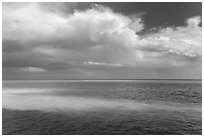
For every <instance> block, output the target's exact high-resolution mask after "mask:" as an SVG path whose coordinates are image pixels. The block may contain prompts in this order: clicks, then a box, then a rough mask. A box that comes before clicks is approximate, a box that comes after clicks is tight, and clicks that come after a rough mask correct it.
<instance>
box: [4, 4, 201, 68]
mask: <svg viewBox="0 0 204 137" xmlns="http://www.w3.org/2000/svg"><path fill="white" fill-rule="evenodd" d="M61 6H62V5H58V4H52V3H48V4H42V3H22V4H19V3H18V4H16V3H14V4H13V3H11V4H9V3H4V4H3V14H2V15H3V30H2V31H3V32H2V33H3V67H4V66H6V67H8V66H9V67H12V66H13V67H25V68H26V67H27V68H29V67H30V66H31V65H32V66H33V68H34V69H32V68H31V69H29V70H30V71H41V69H36V68H42V69H44V70H47V69H49V68H51V69H63V68H64V69H69V68H71V69H72V68H73V67H76V66H77V67H78V68H79V67H80V65H81V67H83V66H84V65H85V64H86V65H89V66H96V65H97V66H102V67H105V66H109V67H110V66H112V67H120V66H131V67H133V66H134V67H142V66H145V67H152V66H154V67H168V66H170V67H175V66H183V67H185V66H186V65H188V64H189V63H191V62H197V61H198V62H199V61H200V60H201V56H202V52H201V47H202V38H201V35H202V31H201V27H199V26H198V25H199V23H200V21H201V20H200V17H193V18H190V19H187V21H186V24H187V25H186V26H182V27H167V28H163V29H160V30H159V31H158V32H156V33H151V34H145V35H143V36H140V35H137V34H136V32H140V31H141V30H143V29H144V26H145V25H144V22H143V21H142V18H141V16H139V15H138V16H134V17H133V16H125V15H122V14H119V13H115V12H114V11H112V10H111V9H110V8H107V7H103V6H100V5H98V6H95V7H93V8H90V9H87V10H83V11H76V10H74V7H75V3H70V5H69V3H68V4H67V6H66V7H67V9H66V7H64V6H63V7H62V8H60V7H61ZM55 7H56V8H55ZM14 47H15V48H14ZM30 59H33V60H32V63H31V62H30ZM21 65H22V66H21Z"/></svg>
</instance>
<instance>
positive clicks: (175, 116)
mask: <svg viewBox="0 0 204 137" xmlns="http://www.w3.org/2000/svg"><path fill="white" fill-rule="evenodd" d="M201 106H202V84H201V81H195V80H116V81H114V80H108V81H105V80H99V81H92V80H89V81H86V80H81V81H77V80H76V81H75V80H73V81H3V108H4V109H3V134H118V135H119V134H202V107H201Z"/></svg>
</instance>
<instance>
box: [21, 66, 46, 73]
mask: <svg viewBox="0 0 204 137" xmlns="http://www.w3.org/2000/svg"><path fill="white" fill-rule="evenodd" d="M20 70H21V71H25V72H44V71H46V70H44V69H42V68H37V67H26V68H20Z"/></svg>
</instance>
